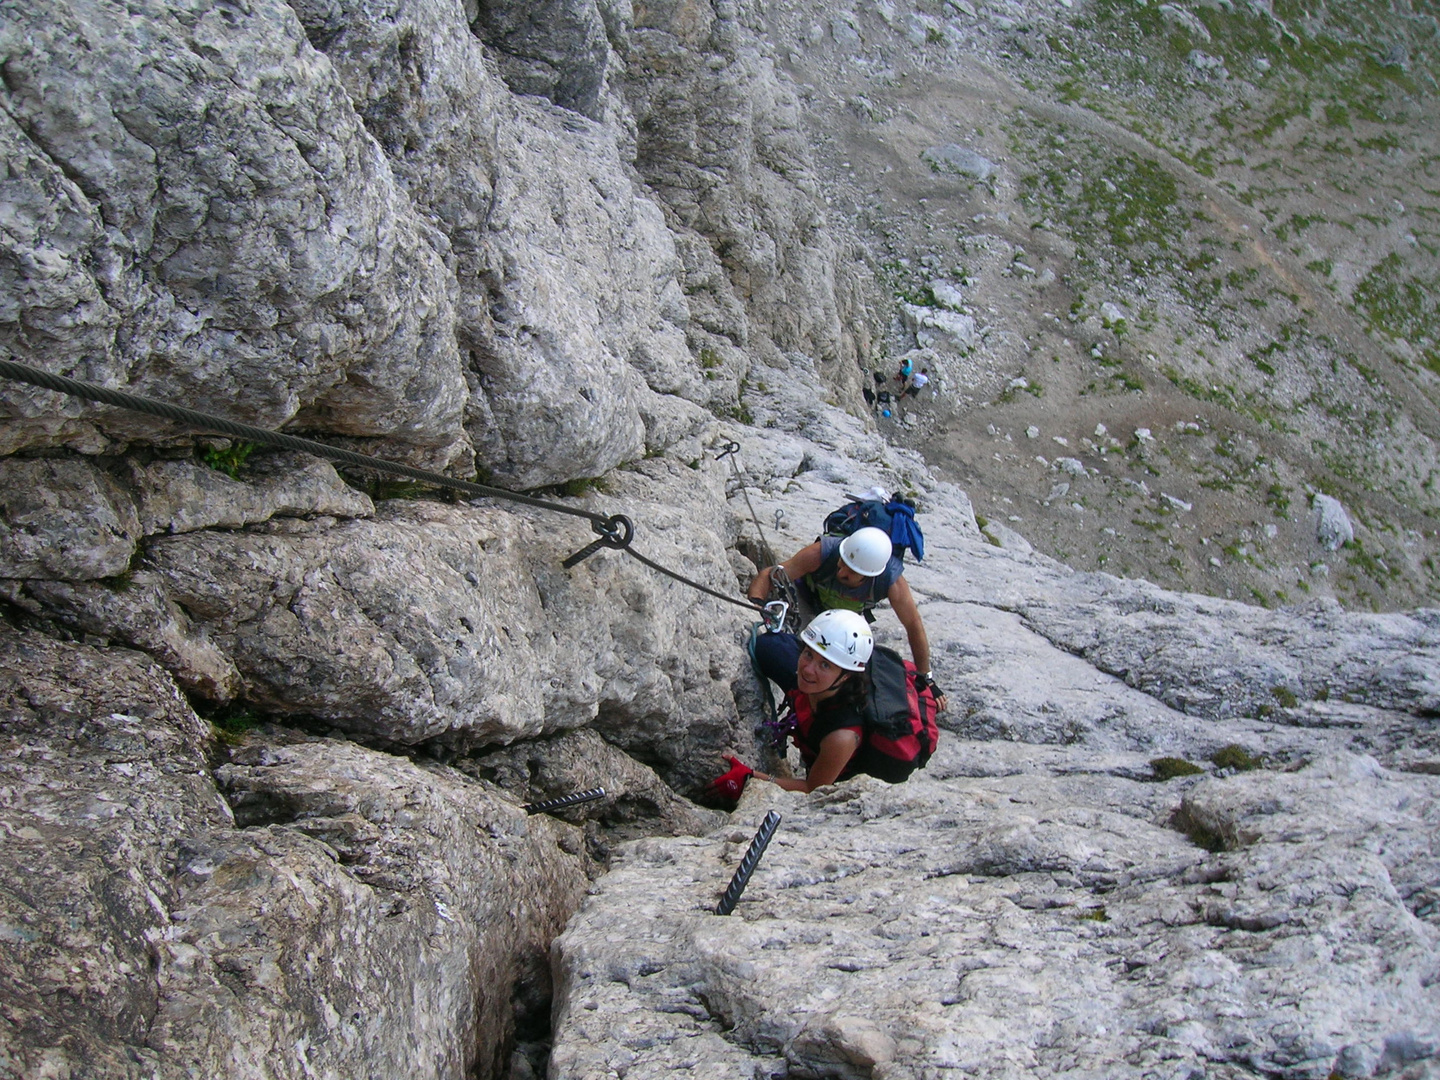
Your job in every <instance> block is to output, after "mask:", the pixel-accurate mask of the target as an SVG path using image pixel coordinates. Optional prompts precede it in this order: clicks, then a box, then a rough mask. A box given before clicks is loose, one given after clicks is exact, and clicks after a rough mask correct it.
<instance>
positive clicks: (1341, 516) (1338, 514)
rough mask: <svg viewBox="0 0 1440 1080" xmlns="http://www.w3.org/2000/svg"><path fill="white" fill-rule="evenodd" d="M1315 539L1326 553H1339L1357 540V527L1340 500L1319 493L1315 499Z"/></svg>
mask: <svg viewBox="0 0 1440 1080" xmlns="http://www.w3.org/2000/svg"><path fill="white" fill-rule="evenodd" d="M1313 505H1314V509H1315V539H1316V540H1318V541H1319V543H1320V546H1321V547H1322V548H1323V549H1325V550H1326V551H1339V550H1340V549H1341V548H1342V547H1344V546H1345V545H1346V544H1348V543H1350V542H1351V541H1352V540H1354V539H1355V527H1354V526H1353V525H1351V524H1350V515H1349V514H1347V513H1345V507H1344V506H1342V505H1341V504H1340V500H1339V499H1336V498H1334V497H1333V496H1330V495H1323V494H1319V493H1317V494H1316V495H1315V498H1314V502H1313Z"/></svg>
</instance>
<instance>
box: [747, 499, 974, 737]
mask: <svg viewBox="0 0 1440 1080" xmlns="http://www.w3.org/2000/svg"><path fill="white" fill-rule="evenodd" d="M774 569H775V568H774V567H769V566H767V567H765V568H764V569H763V570H761V571H760V572H759V573H758V574H756V575H755V577H754V579H753V580H752V581H751V582H750V588H749V589H748V590H747V591H748V593H749V596H750V599H751V600H753V601H754V602H755V603H757V604H763V603H764V602H765V601H767V600H769V599H770V590H771V583H772V580H773V579H772V576H771V574H772V571H773V570H774ZM780 569H781V570H783V571H784V572H785V574H786V575H787V576H788V578H789V580H790V581H792V582H794V583H795V587H796V590H797V592H799V593H800V596H801V599H802V600H803V601H805V602H806V603H807V604H809V605H810V607H811V608H812V609H831V608H843V609H847V610H849V611H855V612H863V613H865V616H866V618H867V619H869V618H871V616H870V614H869V613H870V611H871V610H872V609H873V608H874V607H875V605H876V604H878V603H880V601H882V600H889V601H890V607H891V608H892V609H893V610H894V612H895V617H896V618H897V619H899V620H900V625H901V626H903V627H904V628H905V636H906V638H908V639H909V642H910V655H911V657H913V658H914V660H915V667H916V669H917V670H918V671H919V672H920V673H921V676H920V677H921V678H922V679H923V680H924V681H925V682H927V683H928V682H929V681H930V641H929V639H928V638H927V637H926V636H925V624H924V622H923V621H922V620H921V618H920V611H919V609H918V608H917V607H916V606H915V598H914V596H912V595H911V593H910V585H909V583H908V582H906V580H905V578H904V577H903V574H904V570H905V565H904V563H903V562H902V561H901V559H900V557H899V556H898V555H896V554H895V548H894V545H893V544H892V542H891V539H890V536H889V535H888V534H887V533H886V532H885V531H884V530H883V529H877V528H874V527H873V526H867V527H865V528H862V529H856V530H855V531H854V532H853V533H851V534H850V535H849V536H845V537H838V536H822V537H820V538H819V539H818V540H816V541H815V542H814V543H813V544H809V545H807V546H806V547H803V548H801V549H800V550H799V551H797V552H796V553H795V554H794V555H792V556H791V557H790V558H789V559H787V560H786V561H785V562H783V563H781V564H780ZM782 636H783V635H779V634H765V635H762V636H761V638H760V639H759V640H758V641H757V642H756V655H755V660H756V663H757V664H758V665H759V666H760V670H761V671H762V672H763V673H764V674H765V675H767V676H768V677H769V678H771V679H773V680H774V681H775V682H776V683H777V684H779V685H781V686H783V685H784V682H783V681H782V677H783V676H784V673H785V671H786V669H787V667H788V669H789V670H791V671H793V670H794V661H793V656H785V655H772V652H773V650H774V649H776V648H777V645H776V642H775V640H774V639H778V638H780V637H782ZM935 700H936V704H937V705H938V706H939V707H940V708H941V709H944V708H945V696H944V695H943V694H940V693H937V694H936V695H935Z"/></svg>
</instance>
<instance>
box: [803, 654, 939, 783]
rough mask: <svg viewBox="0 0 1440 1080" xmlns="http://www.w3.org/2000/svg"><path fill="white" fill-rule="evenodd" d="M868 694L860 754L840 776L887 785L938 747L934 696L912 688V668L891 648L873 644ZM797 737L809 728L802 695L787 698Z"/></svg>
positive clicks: (918, 765)
mask: <svg viewBox="0 0 1440 1080" xmlns="http://www.w3.org/2000/svg"><path fill="white" fill-rule="evenodd" d="M869 669H870V692H869V694H868V695H867V697H866V700H865V706H864V708H863V709H862V716H863V719H864V729H863V735H862V741H861V743H860V749H859V750H857V751H855V756H854V757H853V758H851V759H850V762H849V764H847V765H846V766H845V771H844V772H842V773H841V776H842V777H845V776H850V775H853V774H854V773H865V774H867V775H869V776H873V777H875V778H876V779H879V780H884V781H886V782H887V783H890V784H898V783H900V782H901V781H902V780H905V779H908V778H909V776H910V774H911V773H912V772H914V771H915V770H916V769H923V768H924V767H925V763H926V762H927V761H929V760H930V755H931V754H933V753H935V747H936V746H937V745H938V744H939V742H940V728H939V726H938V725H937V724H936V723H935V713H936V708H935V693H934V691H933V690H932V689H931V688H929V687H926V688H925V689H924V690H923V691H917V690H916V689H915V674H916V670H915V665H914V664H912V663H911V662H910V661H909V660H906V659H904V658H902V657H901V656H900V654H899V653H897V652H896V651H895V650H894V649H889V648H886V647H885V646H883V645H877V646H876V647H875V651H874V652H873V653H872V654H871V656H870V664H869ZM789 698H790V706H791V708H793V709H794V710H795V719H796V723H797V724H798V726H799V728H800V731H801V732H808V730H809V728H810V721H811V719H812V717H811V715H810V706H809V703H808V701H807V699H806V697H805V695H804V694H801V693H792V694H790V695H789Z"/></svg>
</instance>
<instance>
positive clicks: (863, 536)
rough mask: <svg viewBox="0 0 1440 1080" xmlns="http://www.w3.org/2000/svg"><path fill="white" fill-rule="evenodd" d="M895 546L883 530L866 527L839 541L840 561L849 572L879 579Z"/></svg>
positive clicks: (872, 526) (871, 526)
mask: <svg viewBox="0 0 1440 1080" xmlns="http://www.w3.org/2000/svg"><path fill="white" fill-rule="evenodd" d="M894 551H895V546H894V545H893V544H891V543H890V537H889V536H888V535H886V532H885V530H884V529H877V528H875V526H874V525H867V526H865V528H863V529H856V530H855V531H854V532H853V533H851V534H850V535H849V536H847V537H845V539H844V540H841V541H840V559H841V561H843V562H844V563H845V565H846V566H848V567H849V568H850V569H851V570H854V571H855V572H856V573H857V574H864V575H865V576H866V577H879V576H880V575H881V574H883V573H884V572H885V566H886V564H887V563H889V562H890V556H891V555H892V554H894Z"/></svg>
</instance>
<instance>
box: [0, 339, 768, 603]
mask: <svg viewBox="0 0 1440 1080" xmlns="http://www.w3.org/2000/svg"><path fill="white" fill-rule="evenodd" d="M0 376H4V377H5V378H8V379H14V380H15V381H16V382H23V383H29V384H30V385H32V386H39V387H41V388H43V389H46V390H53V391H55V392H56V393H60V394H66V395H69V396H70V397H77V398H82V399H84V400H86V401H94V402H98V403H99V404H102V405H111V406H113V407H115V408H118V409H127V410H129V411H130V412H138V413H144V414H145V415H147V416H155V417H159V418H161V419H163V420H171V421H174V422H175V423H178V424H183V425H185V426H186V427H190V428H195V429H197V430H200V431H206V432H213V433H214V434H217V435H225V436H228V437H230V438H235V439H243V440H245V441H246V442H252V443H258V444H261V445H264V446H274V447H278V448H281V449H284V450H298V451H300V452H301V453H305V454H312V455H314V456H315V457H321V458H326V459H328V460H330V461H338V462H341V463H342V464H346V465H352V466H355V467H357V468H362V469H372V470H374V471H376V472H383V473H390V474H391V475H394V476H403V477H406V478H407V479H410V480H417V481H419V482H421V483H425V484H431V485H433V486H435V487H442V488H448V489H450V490H452V491H460V492H464V493H465V494H467V495H478V496H481V497H483V498H491V499H505V500H508V501H510V502H515V503H520V504H522V505H525V506H533V507H536V508H538V509H541V510H550V511H553V512H554V513H557V514H569V515H570V516H571V517H578V518H584V519H585V520H587V521H589V522H590V527H591V528H592V529H593V530H594V531H595V532H596V533H597V534H598V537H599V538H598V539H597V540H595V541H594V542H592V543H591V544H589V545H587V546H586V547H585V548H582V549H581V551H580V552H577V553H576V554H575V555H573V556H571V558H570V559H567V560H566V561H565V565H566V566H567V567H569V566H573V565H574V563H575V562H578V561H579V560H580V559H581V558H585V557H587V556H589V555H591V554H594V552H595V551H597V550H598V549H599V548H601V547H609V548H614V549H617V550H621V551H624V552H626V553H627V554H629V555H632V556H633V557H634V558H636V559H638V560H639V561H640V562H642V563H644V564H645V565H646V566H648V567H650V568H651V569H652V570H656V571H659V572H660V573H662V574H664V575H665V576H666V577H670V578H673V579H674V580H676V581H678V582H680V583H682V584H684V585H688V586H690V587H691V588H692V589H698V590H699V591H700V592H703V593H706V594H707V595H709V596H713V597H715V598H716V599H717V600H724V601H725V602H726V603H730V604H735V605H737V606H739V607H743V608H745V609H746V610H747V611H754V610H755V605H754V604H751V603H750V602H749V601H748V600H739V599H737V598H736V597H733V596H726V595H725V594H724V593H722V592H719V591H717V590H715V589H712V588H710V587H709V586H707V585H702V584H701V583H700V582H698V581H693V580H691V579H690V578H687V577H685V576H684V575H683V574H678V573H676V572H675V571H673V570H670V569H668V568H666V567H664V566H662V565H661V564H660V563H657V562H655V561H654V560H653V559H648V558H646V557H645V556H644V555H641V554H640V553H639V552H638V551H636V550H635V549H634V548H632V547H631V546H630V541H631V539H632V537H633V535H634V527H633V526H632V525H631V523H630V520H629V519H628V518H627V517H625V516H624V515H623V514H612V515H609V516H606V515H605V514H600V513H596V512H595V511H593V510H585V509H582V508H580V507H576V506H566V505H565V504H564V503H557V502H551V501H550V500H548V499H539V498H536V497H535V496H533V495H521V494H520V493H518V492H515V491H506V490H505V489H504V488H497V487H490V486H489V485H487V484H477V483H474V482H473V481H470V480H457V479H456V478H455V477H453V476H445V475H443V474H442V473H437V472H431V471H429V470H428V469H417V468H415V467H414V466H413V465H403V464H401V463H400V462H397V461H385V460H384V459H382V458H375V457H370V456H369V455H368V454H357V453H355V452H354V451H352V450H343V449H341V448H339V447H336V446H327V445H326V444H325V443H320V442H315V441H313V440H311V439H302V438H300V437H299V436H297V435H286V434H284V433H283V432H279V431H271V430H269V429H268V428H260V427H253V426H252V425H250V424H241V423H237V422H236V421H234V420H226V419H224V418H223V417H219V416H212V415H210V414H209V413H202V412H197V411H196V410H194V409H186V408H182V407H181V406H179V405H170V404H168V403H166V402H163V401H155V400H154V399H152V398H147V397H141V396H139V395H138V394H129V393H126V392H125V391H123V390H110V389H108V388H106V387H103V386H97V385H95V384H94V383H88V382H82V381H80V380H79V379H71V378H69V377H67V376H65V375H54V374H51V373H50V372H48V371H42V370H40V369H39V368H35V367H31V366H30V365H29V364H22V363H19V362H18V361H15V360H0ZM738 448H739V447H738V446H736V449H738ZM582 553H583V554H582Z"/></svg>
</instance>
